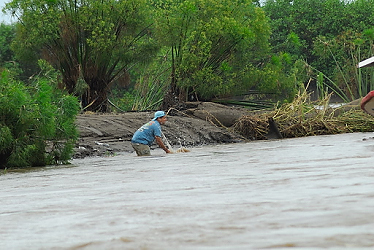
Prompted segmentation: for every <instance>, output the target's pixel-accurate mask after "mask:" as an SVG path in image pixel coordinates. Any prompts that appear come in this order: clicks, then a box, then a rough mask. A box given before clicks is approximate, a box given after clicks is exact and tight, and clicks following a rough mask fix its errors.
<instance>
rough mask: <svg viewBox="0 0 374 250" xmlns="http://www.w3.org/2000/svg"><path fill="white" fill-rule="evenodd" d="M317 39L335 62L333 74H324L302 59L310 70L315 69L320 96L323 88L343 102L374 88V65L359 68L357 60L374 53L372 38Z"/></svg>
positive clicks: (324, 92)
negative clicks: (328, 40) (327, 40)
mask: <svg viewBox="0 0 374 250" xmlns="http://www.w3.org/2000/svg"><path fill="white" fill-rule="evenodd" d="M319 43H320V44H322V45H323V47H324V49H325V51H326V53H328V54H329V55H330V57H329V58H330V59H332V60H333V62H334V64H335V71H334V74H333V75H331V76H327V75H326V74H324V73H323V72H321V71H319V70H318V69H316V68H313V67H312V66H311V65H309V64H307V63H306V62H305V64H306V65H307V66H308V67H309V68H310V71H312V72H314V78H315V80H316V82H317V91H318V95H319V97H320V98H323V97H324V95H325V94H326V92H332V93H333V94H334V95H336V96H338V97H339V98H340V99H341V100H342V101H343V102H350V101H353V100H355V99H358V98H360V97H363V96H365V95H366V94H367V93H368V92H369V91H371V90H374V68H373V67H366V68H358V64H359V62H361V61H363V60H365V59H367V58H369V57H371V56H373V53H374V51H373V41H372V40H370V39H366V40H364V39H361V38H360V39H353V38H349V37H348V38H347V37H344V38H343V39H342V40H333V41H330V42H326V41H322V40H319ZM362 48H365V49H362ZM337 54H340V56H339V57H338V56H337Z"/></svg>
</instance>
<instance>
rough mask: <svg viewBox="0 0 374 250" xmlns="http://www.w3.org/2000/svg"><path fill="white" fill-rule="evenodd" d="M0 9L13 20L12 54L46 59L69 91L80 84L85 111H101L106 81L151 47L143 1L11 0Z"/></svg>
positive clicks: (149, 52) (140, 58)
mask: <svg viewBox="0 0 374 250" xmlns="http://www.w3.org/2000/svg"><path fill="white" fill-rule="evenodd" d="M6 9H7V10H8V11H9V12H11V14H13V15H14V16H17V17H18V19H19V25H18V34H17V37H16V41H15V43H14V44H13V49H14V50H15V51H16V52H17V55H18V56H19V57H22V58H29V59H30V58H39V57H42V58H44V59H46V60H47V61H48V62H50V63H51V64H52V65H53V66H54V67H56V69H58V70H59V71H60V72H61V74H62V87H63V88H65V89H66V90H67V91H68V92H69V93H74V94H77V93H76V91H77V83H81V82H84V83H86V84H87V89H86V90H85V91H84V93H81V95H80V96H81V101H82V104H83V107H84V109H86V110H92V111H103V112H105V111H107V110H108V106H107V92H108V90H109V88H110V86H111V84H112V82H113V81H114V80H115V79H116V78H118V77H120V76H122V75H123V74H126V73H127V71H128V68H129V67H131V66H132V65H133V64H135V63H137V62H144V61H146V60H147V59H149V56H150V55H152V53H153V52H154V51H155V50H156V49H157V47H156V46H155V43H154V41H153V40H152V39H151V38H150V37H149V36H148V32H149V30H148V27H149V23H148V22H147V20H146V17H147V11H146V1H145V0H129V1H116V0H81V1H73V0H66V1H64V0H13V1H12V2H10V3H9V4H7V5H6ZM78 95H79V93H78Z"/></svg>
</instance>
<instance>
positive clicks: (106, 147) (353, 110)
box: [73, 96, 374, 158]
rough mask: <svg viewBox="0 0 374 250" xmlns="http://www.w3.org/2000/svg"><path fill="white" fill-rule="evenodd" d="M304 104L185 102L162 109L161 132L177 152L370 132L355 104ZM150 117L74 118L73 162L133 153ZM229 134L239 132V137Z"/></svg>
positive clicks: (371, 123) (372, 125)
mask: <svg viewBox="0 0 374 250" xmlns="http://www.w3.org/2000/svg"><path fill="white" fill-rule="evenodd" d="M305 100H306V99H305V96H300V97H299V98H295V101H294V102H293V103H290V104H285V105H283V106H282V107H280V108H279V109H277V110H272V111H270V110H268V111H266V112H264V111H251V110H249V109H246V108H242V107H233V106H227V105H222V104H217V103H212V102H191V103H185V104H184V106H183V107H182V108H181V109H179V110H177V109H170V110H169V111H168V122H167V123H166V124H165V125H164V126H163V133H164V134H165V136H166V138H167V141H168V142H169V143H170V144H171V145H172V146H173V148H174V149H178V148H179V147H186V148H188V147H195V146H201V145H210V144H219V143H236V142H243V141H248V140H263V139H265V140H266V139H275V138H276V139H279V138H293V137H303V136H310V135H327V134H339V133H349V132H369V131H373V130H374V120H373V117H372V116H370V115H368V114H365V113H364V112H363V111H361V110H360V106H359V103H360V100H356V101H354V102H351V103H347V104H341V105H338V106H337V107H331V105H327V106H326V105H322V106H321V105H319V106H318V105H317V106H316V108H314V109H313V108H310V107H309V111H306V109H305V107H306V106H305ZM321 107H324V108H322V109H321ZM153 115H154V112H126V113H117V114H115V113H111V114H96V113H85V114H81V115H79V116H78V117H77V121H76V123H77V127H78V130H79V133H80V137H79V140H78V143H77V145H76V148H75V153H74V156H73V158H84V157H88V156H108V155H113V154H115V153H116V152H133V149H132V147H131V144H130V141H131V138H132V135H133V134H134V132H135V131H136V130H137V129H138V128H139V127H141V126H142V125H143V124H144V123H146V122H148V121H150V120H151V119H152V118H153ZM234 128H235V129H234ZM235 131H241V132H240V133H241V135H239V134H238V133H237V132H235ZM243 135H244V137H243ZM156 147H157V146H156V145H154V147H153V148H156Z"/></svg>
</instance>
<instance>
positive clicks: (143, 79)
mask: <svg viewBox="0 0 374 250" xmlns="http://www.w3.org/2000/svg"><path fill="white" fill-rule="evenodd" d="M163 52H164V51H163ZM166 57H167V55H165V54H164V55H163V54H161V53H160V54H159V55H158V56H157V57H156V58H157V59H155V60H154V61H153V62H152V63H150V64H147V65H143V67H138V68H137V70H136V71H135V72H136V73H138V75H137V77H136V78H137V80H136V82H135V85H134V87H133V89H131V90H130V91H126V92H125V93H124V95H123V96H122V98H120V99H118V98H117V99H115V101H114V102H115V104H116V106H118V107H120V108H121V109H122V110H126V111H129V110H131V111H135V110H136V111H144V110H156V109H158V108H159V106H160V104H161V102H162V100H163V97H164V95H165V93H166V91H167V89H168V87H169V76H170V66H169V62H168V61H167V60H165V58H166Z"/></svg>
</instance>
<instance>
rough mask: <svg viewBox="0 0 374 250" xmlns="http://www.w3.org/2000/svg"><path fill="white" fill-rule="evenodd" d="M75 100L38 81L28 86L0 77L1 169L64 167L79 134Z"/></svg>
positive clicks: (3, 76)
mask: <svg viewBox="0 0 374 250" xmlns="http://www.w3.org/2000/svg"><path fill="white" fill-rule="evenodd" d="M78 110H79V104H78V101H77V99H76V98H75V97H72V96H68V95H65V94H64V93H62V92H61V91H58V90H55V89H54V88H52V87H51V86H50V85H49V82H48V80H47V79H46V78H43V77H41V78H37V79H36V80H35V81H34V83H33V84H32V85H30V86H26V85H24V84H23V83H21V82H17V81H15V80H13V79H12V78H10V77H9V73H8V72H7V71H6V70H4V71H3V72H2V73H1V75H0V134H1V137H0V159H1V160H0V168H11V167H29V166H31V167H34V166H45V165H49V164H58V163H66V162H67V161H68V160H69V159H70V158H71V155H72V152H73V147H74V144H75V141H76V139H77V138H78V132H77V130H76V127H75V124H74V121H75V117H76V115H77V113H78Z"/></svg>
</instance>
